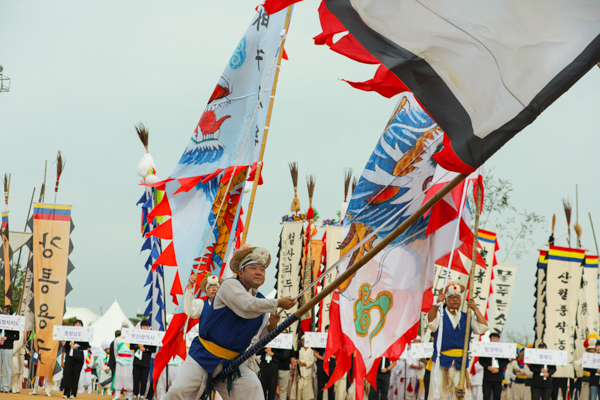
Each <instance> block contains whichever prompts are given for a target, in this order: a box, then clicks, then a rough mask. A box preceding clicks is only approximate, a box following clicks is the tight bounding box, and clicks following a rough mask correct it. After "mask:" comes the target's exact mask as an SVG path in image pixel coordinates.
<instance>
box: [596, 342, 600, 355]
mask: <svg viewBox="0 0 600 400" xmlns="http://www.w3.org/2000/svg"><path fill="white" fill-rule="evenodd" d="M596 353H600V343H598V344H597V345H596Z"/></svg>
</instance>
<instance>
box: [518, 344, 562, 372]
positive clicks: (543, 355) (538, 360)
mask: <svg viewBox="0 0 600 400" xmlns="http://www.w3.org/2000/svg"><path fill="white" fill-rule="evenodd" d="M568 358H569V353H568V352H567V351H562V350H548V349H530V348H526V349H525V355H524V356H523V361H525V364H541V365H556V368H557V369H558V368H559V367H566V366H567V364H568V363H569V362H568ZM569 365H570V364H569ZM554 375H556V373H555V374H554ZM554 375H552V376H554Z"/></svg>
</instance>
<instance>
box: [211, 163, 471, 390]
mask: <svg viewBox="0 0 600 400" xmlns="http://www.w3.org/2000/svg"><path fill="white" fill-rule="evenodd" d="M468 176H469V174H459V175H457V176H456V177H455V178H454V179H452V180H451V181H450V182H448V183H447V184H446V185H445V186H444V187H443V188H442V189H441V190H440V191H439V192H437V193H436V194H435V195H433V196H432V197H431V198H430V199H429V200H427V201H426V202H425V204H423V205H422V206H421V207H419V209H418V210H417V211H415V212H414V213H413V214H412V215H411V216H410V217H408V218H407V219H406V220H405V221H404V222H402V223H401V224H400V225H399V226H398V227H397V228H396V229H394V230H393V231H392V232H390V234H389V235H387V236H386V237H385V238H383V239H382V240H381V241H380V242H379V243H378V244H377V245H375V246H373V248H372V249H371V250H370V251H368V252H367V253H366V254H365V255H364V256H362V257H361V258H360V259H359V260H358V261H356V262H355V263H354V264H352V266H350V267H348V269H346V271H344V272H342V273H341V274H339V275H338V277H337V278H336V279H335V280H334V281H333V282H331V283H330V284H329V285H327V286H326V287H325V288H323V290H321V291H320V292H319V293H318V294H317V295H316V296H315V297H313V298H312V299H310V300H309V301H308V302H306V304H304V305H303V306H302V307H301V308H299V309H298V310H297V311H296V312H295V313H294V314H292V315H290V316H289V317H288V318H287V319H286V320H285V321H283V322H282V323H281V324H279V325H278V326H277V327H276V328H275V329H273V330H272V331H271V332H269V333H268V334H267V335H265V336H264V337H263V338H262V339H260V340H259V341H258V343H256V344H255V345H254V346H252V347H250V348H249V349H248V350H247V351H246V352H245V353H243V354H242V355H240V356H238V357H237V358H236V359H235V360H233V362H231V363H230V364H229V365H228V366H227V367H225V368H224V369H223V370H222V371H221V372H219V374H218V375H217V376H216V377H215V378H214V379H213V382H215V383H216V382H219V381H221V380H223V379H224V378H225V377H226V376H227V375H229V374H231V373H232V372H233V370H234V369H235V368H237V367H238V366H240V365H241V364H242V363H243V362H245V361H246V360H248V359H249V358H250V357H251V356H253V355H254V354H256V353H257V352H258V351H260V350H261V349H262V348H263V347H265V346H266V345H267V344H268V343H269V342H270V341H271V340H273V339H275V337H277V336H278V335H279V334H280V333H281V332H283V331H284V330H285V329H287V328H288V327H289V326H291V325H292V324H293V323H294V322H296V321H298V320H300V317H302V316H303V315H304V314H306V313H307V312H308V311H309V310H312V309H313V308H314V307H315V305H317V304H318V303H319V302H321V301H322V300H323V299H324V298H325V297H326V296H328V295H329V294H331V293H332V292H333V291H334V290H335V289H337V288H338V286H340V285H341V284H342V283H344V282H345V281H346V280H348V279H351V278H352V276H353V275H354V274H355V273H356V272H357V271H358V270H359V269H360V268H362V267H363V266H364V265H365V264H366V263H367V262H369V261H370V260H371V259H372V258H373V257H375V255H377V253H379V252H380V251H381V250H383V249H384V248H385V247H387V246H388V245H389V244H390V243H392V242H393V241H394V240H395V239H396V238H397V237H398V236H400V235H401V234H402V233H404V232H405V231H406V230H407V229H408V228H409V227H410V226H411V225H412V224H414V223H415V222H417V220H418V219H419V218H421V216H423V215H424V214H425V213H426V212H427V211H428V210H429V209H430V208H431V207H433V206H434V205H435V204H436V203H437V202H438V201H440V200H441V199H442V198H444V196H445V195H447V194H448V193H450V191H451V190H452V189H454V188H455V187H456V186H457V185H459V184H460V183H461V182H462V181H464V180H465V179H466V178H467V177H468Z"/></svg>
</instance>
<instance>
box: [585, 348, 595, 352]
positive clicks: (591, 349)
mask: <svg viewBox="0 0 600 400" xmlns="http://www.w3.org/2000/svg"><path fill="white" fill-rule="evenodd" d="M585 351H587V352H588V353H595V352H596V348H595V347H592V348H589V349H586V350H585Z"/></svg>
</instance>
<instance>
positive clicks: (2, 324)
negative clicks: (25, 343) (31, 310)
mask: <svg viewBox="0 0 600 400" xmlns="http://www.w3.org/2000/svg"><path fill="white" fill-rule="evenodd" d="M4 330H6V331H19V332H24V331H25V317H21V316H20V315H5V314H0V331H4Z"/></svg>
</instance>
